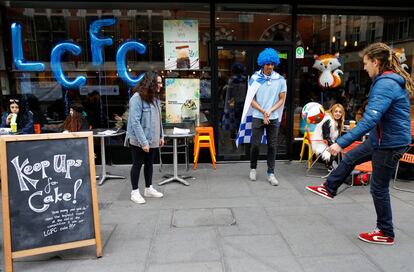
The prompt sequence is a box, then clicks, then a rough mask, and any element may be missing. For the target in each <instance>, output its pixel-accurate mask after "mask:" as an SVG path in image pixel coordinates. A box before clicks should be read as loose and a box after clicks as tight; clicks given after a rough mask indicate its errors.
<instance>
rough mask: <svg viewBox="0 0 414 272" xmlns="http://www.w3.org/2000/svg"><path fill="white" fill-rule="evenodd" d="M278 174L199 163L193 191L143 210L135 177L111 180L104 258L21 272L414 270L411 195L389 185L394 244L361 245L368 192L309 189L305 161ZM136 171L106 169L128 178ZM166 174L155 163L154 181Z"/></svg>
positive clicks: (101, 190) (63, 260)
mask: <svg viewBox="0 0 414 272" xmlns="http://www.w3.org/2000/svg"><path fill="white" fill-rule="evenodd" d="M276 168H277V174H276V177H277V178H278V180H279V183H280V185H279V186H271V185H270V184H269V183H268V182H267V181H266V171H265V170H266V169H265V163H260V164H259V168H258V171H257V173H258V181H256V182H251V181H249V180H248V174H249V164H248V163H234V164H219V165H218V166H217V170H216V171H214V170H213V169H212V167H211V166H210V165H209V164H201V165H199V167H198V169H197V171H193V170H190V171H189V174H190V175H193V176H195V177H196V179H195V180H189V182H190V186H188V187H187V186H183V185H182V184H179V183H169V184H166V185H163V186H160V187H158V188H159V190H160V191H161V192H163V193H164V194H165V197H164V198H162V199H147V203H146V204H144V205H139V204H134V203H133V202H131V201H130V200H129V197H130V182H129V180H126V181H122V180H108V181H107V182H106V183H105V184H104V185H103V186H99V187H98V195H99V206H100V221H101V229H102V231H101V233H102V242H103V257H102V258H100V259H96V258H95V255H94V254H95V250H94V248H93V247H89V248H82V249H73V250H67V251H65V252H60V253H58V254H56V253H53V254H45V255H42V256H33V257H30V258H26V259H22V260H16V261H15V262H14V269H15V271H17V272H18V271H56V272H75V271H76V272H78V271H82V272H88V271H99V272H107V271H117V272H118V271H140V272H141V271H145V272H161V271H162V272H165V271H177V272H207V271H209V272H210V271H211V272H224V271H226V272H230V271H232V272H244V271H249V272H261V271H272V272H273V271H287V272H295V271H306V272H310V271H318V272H319V271H322V272H323V271H326V272H328V271H336V272H341V271H343V272H349V271H364V272H370V271H372V272H377V271H387V272H389V271H414V216H413V215H414V194H410V193H404V192H399V191H395V190H393V189H391V194H392V205H393V211H394V224H395V228H396V229H395V232H396V241H395V245H394V246H384V245H372V244H368V243H364V242H362V241H360V240H358V239H357V235H358V234H359V233H360V232H365V231H370V230H372V229H373V228H374V226H375V211H374V206H373V203H372V199H371V195H370V194H369V187H354V188H350V189H348V190H346V191H345V192H344V193H342V194H340V195H339V196H337V197H336V198H335V199H334V200H333V201H330V200H327V199H324V198H321V197H318V196H316V195H314V194H312V193H310V192H308V191H307V190H305V186H306V185H309V184H315V185H316V184H320V183H321V179H315V178H308V177H305V167H304V164H303V163H298V162H277V164H276ZM99 169H100V167H99V166H98V169H97V170H98V171H99ZM129 169H130V166H128V165H125V166H112V167H109V169H108V170H109V171H110V172H111V173H113V174H122V175H128V176H129ZM179 169H180V170H181V171H184V170H183V169H184V168H183V166H180V168H179ZM171 171H172V169H171V166H170V167H168V166H167V167H165V168H164V172H166V173H169V172H171ZM161 176H162V173H159V171H158V166H156V168H155V169H154V178H155V181H156V182H158V181H160V180H161ZM142 182H143V180H140V184H142ZM410 185H411V186H414V184H410ZM1 239H2V237H1ZM1 242H2V241H1ZM1 254H2V258H3V252H1ZM1 267H2V269H3V265H2V266H1Z"/></svg>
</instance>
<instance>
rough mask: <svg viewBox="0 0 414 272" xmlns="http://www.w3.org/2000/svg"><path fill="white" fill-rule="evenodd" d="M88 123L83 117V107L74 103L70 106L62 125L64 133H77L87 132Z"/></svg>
mask: <svg viewBox="0 0 414 272" xmlns="http://www.w3.org/2000/svg"><path fill="white" fill-rule="evenodd" d="M88 128H89V125H88V121H87V120H86V119H85V117H84V115H83V106H82V105H81V104H79V103H74V104H72V105H71V106H70V110H69V115H68V116H67V117H66V120H65V122H64V123H63V131H64V132H78V131H84V130H88Z"/></svg>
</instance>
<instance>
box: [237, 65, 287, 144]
mask: <svg viewBox="0 0 414 272" xmlns="http://www.w3.org/2000/svg"><path fill="white" fill-rule="evenodd" d="M280 77H281V76H280V75H279V74H278V73H276V72H275V71H273V72H272V74H271V75H270V76H266V75H264V74H263V73H262V72H261V70H260V71H257V72H255V73H254V74H253V75H252V77H251V78H250V80H249V87H248V88H247V94H246V100H245V101H244V107H243V115H242V118H241V122H240V127H239V133H237V139H236V146H237V147H238V146H239V144H249V143H250V142H251V138H252V121H253V108H252V105H251V104H252V101H253V98H254V97H255V95H256V92H257V90H258V89H259V87H260V86H261V85H262V84H264V83H265V82H267V81H269V84H270V80H277V79H279V78H280ZM283 107H284V104H283V105H281V106H280V107H279V108H278V109H277V110H276V111H277V115H278V116H279V124H280V121H281V120H280V119H281V117H282V113H283ZM262 143H263V144H265V143H266V131H265V133H264V134H263V136H262Z"/></svg>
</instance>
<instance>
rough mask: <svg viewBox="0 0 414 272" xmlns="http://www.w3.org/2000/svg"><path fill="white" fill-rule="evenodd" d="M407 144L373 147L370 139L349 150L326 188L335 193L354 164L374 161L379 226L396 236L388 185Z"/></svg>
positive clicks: (390, 234) (373, 196) (375, 198)
mask: <svg viewBox="0 0 414 272" xmlns="http://www.w3.org/2000/svg"><path fill="white" fill-rule="evenodd" d="M405 150H406V147H398V148H392V149H372V147H371V142H370V141H369V140H367V141H365V142H363V143H362V144H360V145H359V146H357V147H355V148H354V149H352V150H351V151H349V152H348V153H347V154H346V155H345V157H344V158H343V160H342V161H341V163H340V164H339V165H338V167H337V168H336V169H335V170H334V171H332V173H331V174H330V175H329V176H328V178H327V182H326V190H327V191H328V192H329V193H330V194H332V195H334V196H335V195H336V192H337V190H338V188H339V187H340V186H341V185H342V183H344V181H345V179H346V178H347V177H348V176H349V174H351V172H352V170H353V169H354V166H355V165H357V164H360V163H363V162H366V161H370V160H372V168H373V169H372V170H373V171H372V177H371V181H370V184H371V188H370V189H371V190H370V191H371V195H372V199H373V200H374V206H375V211H376V213H377V228H379V229H380V230H381V231H382V232H383V233H384V235H386V236H388V237H394V228H393V224H392V211H391V200H390V191H389V184H390V180H391V178H392V176H393V173H394V171H395V168H396V166H397V163H398V161H399V160H400V158H401V156H402V155H403V153H404V152H405Z"/></svg>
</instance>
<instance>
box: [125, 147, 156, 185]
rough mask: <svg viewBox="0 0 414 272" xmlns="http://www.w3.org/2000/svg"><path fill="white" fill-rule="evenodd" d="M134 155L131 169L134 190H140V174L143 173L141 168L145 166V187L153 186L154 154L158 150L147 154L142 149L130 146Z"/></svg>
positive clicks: (153, 149) (154, 149) (152, 150)
mask: <svg viewBox="0 0 414 272" xmlns="http://www.w3.org/2000/svg"><path fill="white" fill-rule="evenodd" d="M130 147H131V154H132V167H131V185H132V190H136V189H138V181H139V174H140V173H141V167H142V165H143V164H144V178H145V187H147V188H148V187H150V185H152V172H153V167H152V165H153V164H154V153H155V152H156V149H157V148H150V151H149V152H148V153H147V152H145V151H144V150H142V148H141V147H138V146H134V145H130Z"/></svg>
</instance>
